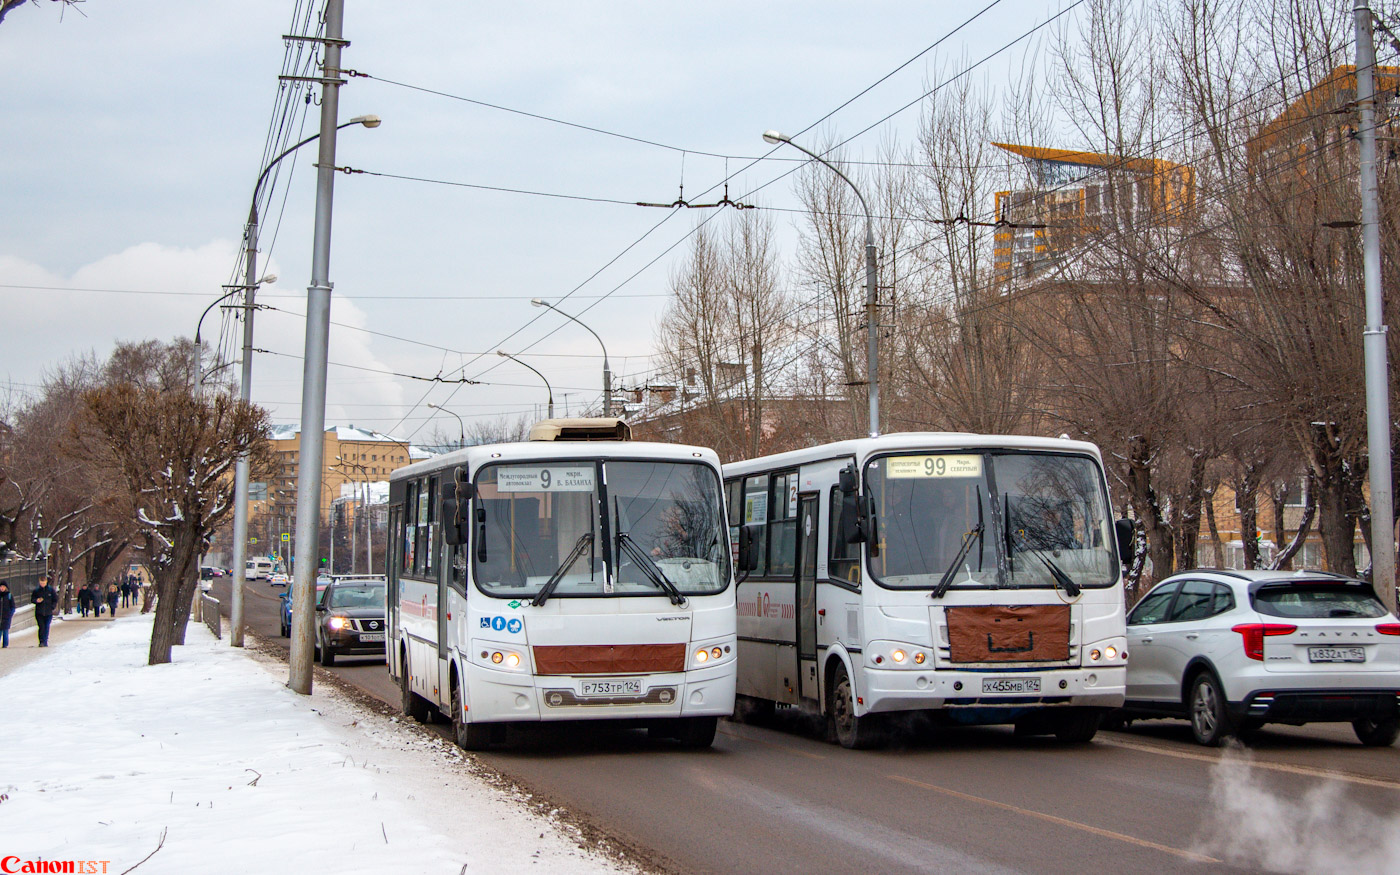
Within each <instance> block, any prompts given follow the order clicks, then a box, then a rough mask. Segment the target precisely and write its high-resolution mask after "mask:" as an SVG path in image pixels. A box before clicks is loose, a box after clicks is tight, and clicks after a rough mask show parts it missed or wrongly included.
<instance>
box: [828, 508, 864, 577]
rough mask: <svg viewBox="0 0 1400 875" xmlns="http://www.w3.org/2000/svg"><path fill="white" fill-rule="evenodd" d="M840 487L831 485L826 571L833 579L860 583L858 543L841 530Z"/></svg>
mask: <svg viewBox="0 0 1400 875" xmlns="http://www.w3.org/2000/svg"><path fill="white" fill-rule="evenodd" d="M843 497H844V496H843V495H842V492H841V489H840V487H837V486H833V487H831V509H830V511H829V513H828V514H827V521H828V524H829V525H828V528H827V530H826V531H827V543H828V544H829V545H830V549H829V550H828V556H827V559H828V566H829V568H830V571H829V572H828V573H829V574H830V575H831V577H832V578H833V579H835V580H844V581H845V582H847V583H854V584H856V585H857V586H859V585H860V545H859V544H852V543H850V541H849V540H848V536H849V534H850V533H849V532H844V531H842V530H841V499H842V498H843Z"/></svg>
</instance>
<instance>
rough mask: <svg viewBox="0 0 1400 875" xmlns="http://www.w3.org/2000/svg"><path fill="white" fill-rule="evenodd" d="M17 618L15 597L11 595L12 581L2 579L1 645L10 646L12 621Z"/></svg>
mask: <svg viewBox="0 0 1400 875" xmlns="http://www.w3.org/2000/svg"><path fill="white" fill-rule="evenodd" d="M14 618H15V597H14V596H12V595H10V582H9V581H8V580H0V647H9V646H10V621H11V620H13V619H14Z"/></svg>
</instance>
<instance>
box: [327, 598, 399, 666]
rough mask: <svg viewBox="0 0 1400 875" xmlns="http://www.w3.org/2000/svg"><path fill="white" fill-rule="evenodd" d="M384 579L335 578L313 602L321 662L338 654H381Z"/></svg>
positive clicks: (328, 662) (383, 633)
mask: <svg viewBox="0 0 1400 875" xmlns="http://www.w3.org/2000/svg"><path fill="white" fill-rule="evenodd" d="M387 591H388V588H387V586H386V585H385V583H384V581H383V580H376V579H372V578H367V579H360V580H354V579H351V580H334V581H332V582H331V584H330V585H329V586H327V587H326V589H325V591H324V592H323V593H321V600H320V601H319V602H318V603H317V605H316V652H317V656H318V658H319V659H320V660H321V664H322V665H335V658H336V657H337V656H378V657H381V658H382V657H383V656H384V653H385V650H384V638H385V628H386V619H387V617H386V610H385V606H384V600H385V595H386V593H387Z"/></svg>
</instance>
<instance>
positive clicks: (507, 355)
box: [496, 349, 510, 359]
mask: <svg viewBox="0 0 1400 875" xmlns="http://www.w3.org/2000/svg"><path fill="white" fill-rule="evenodd" d="M496 355H498V356H500V357H501V358H503V359H508V358H510V353H508V352H506V351H505V350H503V349H498V350H496Z"/></svg>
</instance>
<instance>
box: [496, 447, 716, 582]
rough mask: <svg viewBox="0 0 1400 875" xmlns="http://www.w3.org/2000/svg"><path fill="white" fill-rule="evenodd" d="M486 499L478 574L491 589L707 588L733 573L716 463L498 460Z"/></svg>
mask: <svg viewBox="0 0 1400 875" xmlns="http://www.w3.org/2000/svg"><path fill="white" fill-rule="evenodd" d="M604 484H606V485H604ZM476 502H477V507H478V508H479V509H480V510H481V511H484V513H485V522H484V524H483V525H482V526H479V527H478V530H477V531H478V534H477V536H476V537H477V540H476V542H475V543H474V544H473V549H472V556H473V558H472V561H473V567H474V570H475V574H474V577H475V580H476V584H477V586H478V587H479V588H480V589H481V590H482V591H483V592H486V593H487V594H488V595H494V596H501V597H505V596H509V597H513V598H535V597H537V596H539V595H540V592H541V590H542V589H545V587H546V585H548V589H547V590H546V591H545V595H544V598H560V597H569V596H614V595H650V596H668V597H669V596H671V595H673V594H688V595H704V594H709V593H716V592H720V591H722V590H723V589H724V588H725V586H726V584H727V581H728V579H729V548H728V544H727V542H726V540H725V529H724V528H723V526H724V517H723V512H722V505H721V503H720V490H719V478H718V477H717V476H716V474H715V472H714V470H713V469H712V468H710V467H709V466H706V465H702V464H695V463H688V462H651V461H620V460H610V461H606V462H601V463H600V462H593V461H585V462H548V463H532V464H500V465H490V466H487V467H485V468H483V469H482V471H481V474H480V475H479V476H478V478H477V498H476ZM605 502H606V503H605ZM605 526H606V530H607V533H608V535H607V537H608V538H610V539H611V543H608V542H607V541H605V540H604V529H605ZM483 535H484V539H483ZM541 601H543V598H541Z"/></svg>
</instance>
